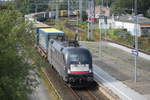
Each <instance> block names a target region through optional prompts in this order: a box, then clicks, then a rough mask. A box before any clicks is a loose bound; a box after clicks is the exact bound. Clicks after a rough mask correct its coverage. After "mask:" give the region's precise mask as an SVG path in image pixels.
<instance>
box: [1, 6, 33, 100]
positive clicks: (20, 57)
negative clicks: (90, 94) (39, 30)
mask: <svg viewBox="0 0 150 100" xmlns="http://www.w3.org/2000/svg"><path fill="white" fill-rule="evenodd" d="M10 5H11V4H10ZM2 6H3V5H2ZM5 6H6V5H5ZM2 8H3V9H1V10H0V98H1V100H27V93H29V92H31V91H32V87H34V85H31V84H33V83H34V82H36V79H31V78H30V76H31V71H33V67H32V63H30V61H32V60H29V56H28V55H27V51H26V50H27V47H26V46H27V45H26V44H29V43H32V41H33V40H32V38H31V37H32V36H31V35H32V34H31V32H30V28H29V26H28V25H27V24H26V23H25V20H24V18H23V17H22V16H23V15H22V14H21V13H20V12H18V11H17V10H15V9H9V8H10V7H2ZM4 8H5V9H4ZM30 38H31V39H30ZM27 39H28V40H27Z"/></svg>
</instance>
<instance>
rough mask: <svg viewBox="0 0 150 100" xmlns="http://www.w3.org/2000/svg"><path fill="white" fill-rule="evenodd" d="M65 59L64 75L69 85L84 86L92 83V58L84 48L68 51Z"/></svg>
mask: <svg viewBox="0 0 150 100" xmlns="http://www.w3.org/2000/svg"><path fill="white" fill-rule="evenodd" d="M66 58H67V65H68V66H67V70H66V73H67V78H68V82H69V83H70V84H71V85H76V84H84V85H86V84H87V83H89V82H92V81H93V71H92V56H91V53H90V52H89V51H88V50H87V49H86V48H82V47H80V48H73V49H69V51H68V53H67V57H66Z"/></svg>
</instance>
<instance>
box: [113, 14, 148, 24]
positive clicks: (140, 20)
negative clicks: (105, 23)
mask: <svg viewBox="0 0 150 100" xmlns="http://www.w3.org/2000/svg"><path fill="white" fill-rule="evenodd" d="M115 20H116V21H121V22H129V23H135V16H117V17H115ZM138 24H150V19H149V18H146V17H142V16H138Z"/></svg>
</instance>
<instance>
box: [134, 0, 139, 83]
mask: <svg viewBox="0 0 150 100" xmlns="http://www.w3.org/2000/svg"><path fill="white" fill-rule="evenodd" d="M134 13H135V51H136V52H137V55H135V58H134V81H135V82H136V81H137V56H138V16H137V0H135V1H134Z"/></svg>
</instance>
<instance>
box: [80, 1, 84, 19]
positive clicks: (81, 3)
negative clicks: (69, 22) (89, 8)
mask: <svg viewBox="0 0 150 100" xmlns="http://www.w3.org/2000/svg"><path fill="white" fill-rule="evenodd" d="M82 5H83V2H82V0H79V9H80V21H81V22H82V9H83V7H82Z"/></svg>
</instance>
